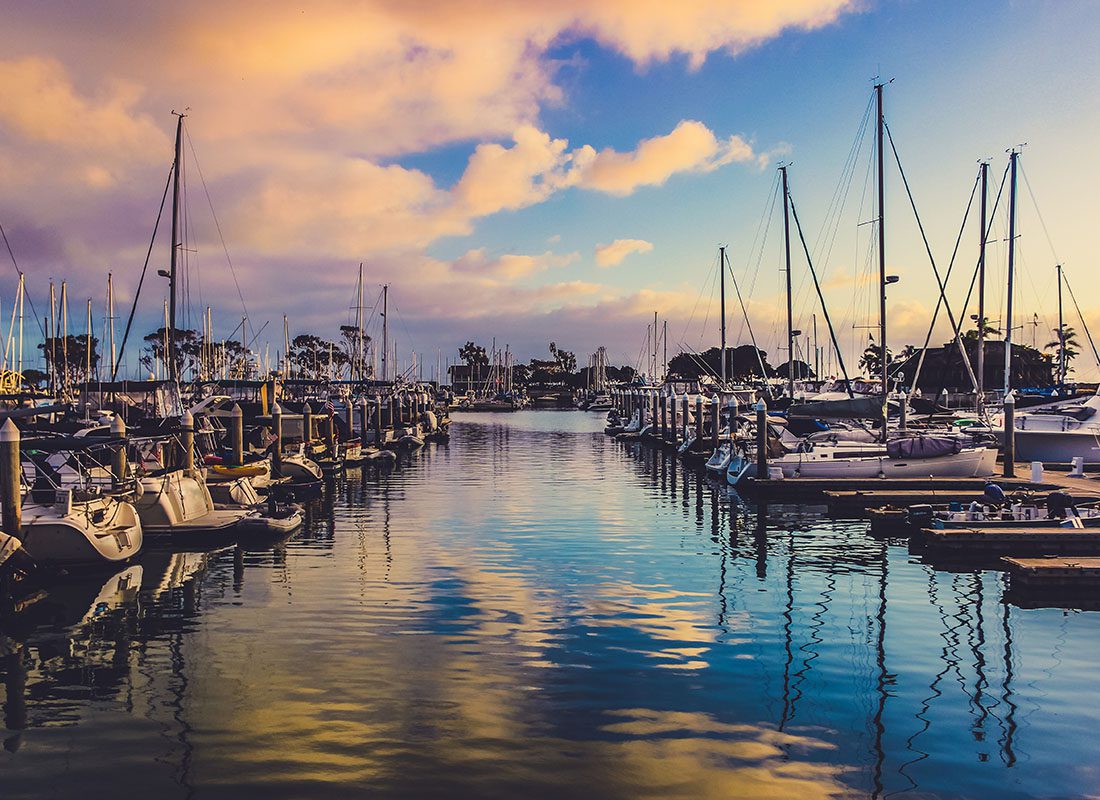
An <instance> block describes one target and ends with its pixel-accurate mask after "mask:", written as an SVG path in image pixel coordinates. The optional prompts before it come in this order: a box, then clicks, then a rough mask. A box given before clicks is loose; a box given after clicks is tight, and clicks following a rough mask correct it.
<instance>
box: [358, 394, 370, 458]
mask: <svg viewBox="0 0 1100 800" xmlns="http://www.w3.org/2000/svg"><path fill="white" fill-rule="evenodd" d="M368 430H370V410H369V407H368V406H367V398H365V397H360V398H359V443H360V444H361V445H362V446H363V447H366V446H367V431H368Z"/></svg>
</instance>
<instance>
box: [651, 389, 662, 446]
mask: <svg viewBox="0 0 1100 800" xmlns="http://www.w3.org/2000/svg"><path fill="white" fill-rule="evenodd" d="M649 393H650V394H651V395H652V396H653V407H652V412H651V413H652V417H651V418H650V420H649V427H650V429H651V430H650V434H651V435H652V434H653V433H655V432H656V430H657V420H658V414H657V407H658V402H659V400H660V398H659V397H658V396H657V395H658V391H657V390H656V389H650V390H649Z"/></svg>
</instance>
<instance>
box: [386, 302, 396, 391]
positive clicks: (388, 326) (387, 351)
mask: <svg viewBox="0 0 1100 800" xmlns="http://www.w3.org/2000/svg"><path fill="white" fill-rule="evenodd" d="M389 297H390V286H389V284H388V283H387V284H383V286H382V382H383V383H385V382H386V359H387V357H388V355H389V347H390V345H389V342H390V314H389ZM396 347H397V345H396V343H395V344H394V349H395V350H396Z"/></svg>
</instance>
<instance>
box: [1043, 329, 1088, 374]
mask: <svg viewBox="0 0 1100 800" xmlns="http://www.w3.org/2000/svg"><path fill="white" fill-rule="evenodd" d="M1051 333H1053V334H1054V335H1055V336H1056V337H1057V338H1056V339H1055V340H1054V341H1053V342H1047V344H1046V346H1047V347H1053V348H1054V356H1053V358H1054V360H1055V361H1057V362H1058V364H1059V365H1061V364H1062V359H1063V356H1064V357H1065V364H1066V372H1067V373H1069V372H1073V367H1071V366H1070V362H1071V361H1073V359H1075V358H1077V356H1078V354H1079V353H1080V351H1079V350H1078V349H1077V331H1075V330H1074V329H1073V327H1072V326H1071V325H1062V326H1061V332H1060V333H1059V329H1058V328H1055V329H1054V330H1053V331H1051ZM1058 377H1059V379H1064V376H1063V375H1059V376H1058Z"/></svg>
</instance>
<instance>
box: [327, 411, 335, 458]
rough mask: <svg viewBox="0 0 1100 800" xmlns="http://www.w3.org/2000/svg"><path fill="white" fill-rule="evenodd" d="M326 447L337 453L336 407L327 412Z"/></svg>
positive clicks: (330, 451) (333, 453) (332, 452)
mask: <svg viewBox="0 0 1100 800" xmlns="http://www.w3.org/2000/svg"><path fill="white" fill-rule="evenodd" d="M325 447H327V448H328V451H329V453H331V454H332V455H334V456H335V455H336V409H333V410H332V411H330V412H328V413H327V414H325Z"/></svg>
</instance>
